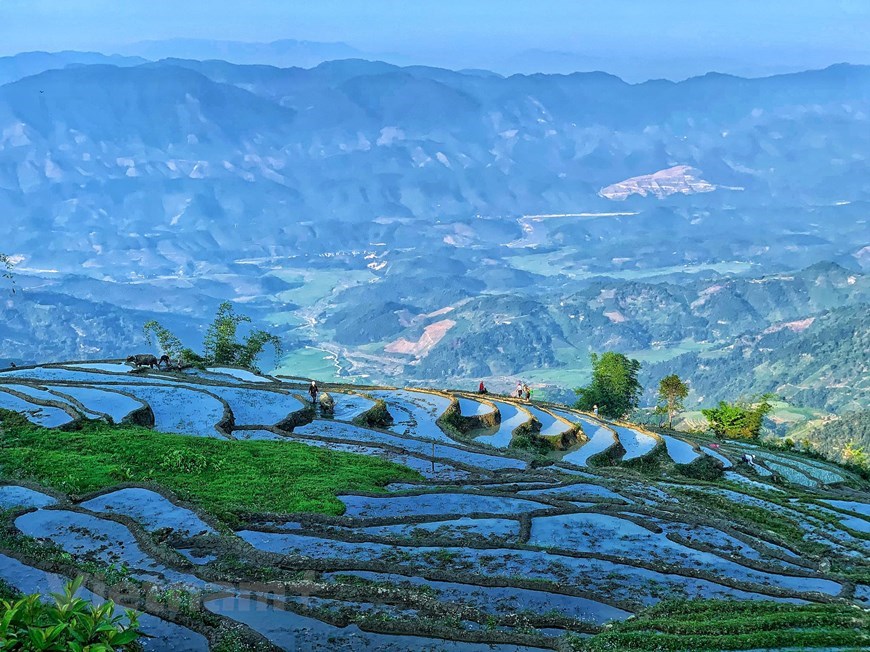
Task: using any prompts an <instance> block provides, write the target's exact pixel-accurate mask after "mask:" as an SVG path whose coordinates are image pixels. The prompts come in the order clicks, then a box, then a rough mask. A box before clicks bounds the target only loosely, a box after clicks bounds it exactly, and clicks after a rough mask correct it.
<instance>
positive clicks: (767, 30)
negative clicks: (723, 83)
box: [0, 0, 870, 66]
mask: <svg viewBox="0 0 870 652" xmlns="http://www.w3.org/2000/svg"><path fill="white" fill-rule="evenodd" d="M867 34H870V0H659V1H658V2H655V1H654V0H533V1H516V0H432V1H430V0H359V1H358V0H304V1H295V0H265V1H264V0H234V1H232V2H228V1H226V0H207V1H206V0H171V1H170V0H0V54H13V53H16V52H21V51H26V50H60V49H89V50H100V51H109V50H112V49H113V48H120V46H123V45H124V44H129V43H133V42H137V41H143V40H156V39H167V38H173V37H187V38H203V39H222V40H238V41H260V42H262V41H271V40H276V39H282V38H293V39H303V40H312V41H343V42H345V43H348V44H349V45H351V46H353V47H355V48H358V49H360V50H362V51H364V52H366V53H397V54H400V55H403V56H407V57H412V58H416V59H419V60H428V61H429V62H431V63H433V64H439V63H450V62H451V61H459V60H461V61H463V62H466V63H467V64H473V63H474V62H479V63H480V64H481V65H485V64H486V63H487V62H492V61H497V60H499V59H502V58H504V57H508V56H511V55H514V54H516V53H518V52H522V51H524V50H528V49H541V50H554V51H562V52H572V53H583V54H585V55H588V56H595V57H602V58H605V59H606V57H607V56H608V55H609V54H612V53H619V54H626V53H629V54H631V55H633V56H650V57H656V58H659V59H666V58H673V59H681V58H682V59H685V58H687V57H692V56H697V57H706V58H709V59H711V60H715V59H722V60H727V59H740V60H743V61H750V60H751V61H756V62H757V63H759V64H761V65H762V66H763V65H764V64H766V63H772V64H773V63H775V64H782V63H783V62H784V61H786V60H788V59H790V58H791V59H795V58H796V59H797V60H799V61H797V62H796V65H799V64H800V63H802V61H803V60H804V59H806V61H807V62H808V63H813V64H819V65H821V64H827V63H833V62H838V61H852V62H870V56H868V52H870V45H868V41H870V39H868V38H867V36H866V35H867ZM768 59H769V61H768Z"/></svg>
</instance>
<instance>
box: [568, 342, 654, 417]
mask: <svg viewBox="0 0 870 652" xmlns="http://www.w3.org/2000/svg"><path fill="white" fill-rule="evenodd" d="M590 359H591V360H592V382H591V383H590V384H589V385H587V386H586V387H578V388H577V389H575V390H574V392H575V393H576V394H577V396H578V399H577V402H576V403H575V406H576V407H577V408H579V409H581V410H586V411H590V410H592V409H593V408H594V407H595V406H596V405H597V406H598V412H599V414H602V415H604V416H606V417H611V418H614V419H618V418H620V417H623V416H625V415H627V414H628V413H629V412H631V411H632V410H633V409H634V408H636V407H637V404H638V401H639V399H640V394H641V390H642V389H643V388H642V387H641V385H640V382H638V379H637V375H638V372H639V371H640V362H639V361H637V360H633V359H632V358H628V357H626V356H625V355H623V354H622V353H616V352H614V351H607V352H606V353H602V354H601V355H598V354H597V353H593V354H591V355H590Z"/></svg>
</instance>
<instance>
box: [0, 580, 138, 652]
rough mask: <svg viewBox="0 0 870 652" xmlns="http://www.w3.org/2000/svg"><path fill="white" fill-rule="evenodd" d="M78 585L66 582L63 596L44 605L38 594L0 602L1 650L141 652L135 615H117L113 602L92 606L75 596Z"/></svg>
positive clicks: (77, 582) (58, 595)
mask: <svg viewBox="0 0 870 652" xmlns="http://www.w3.org/2000/svg"><path fill="white" fill-rule="evenodd" d="M81 585H82V578H81V577H79V578H78V579H76V580H75V581H73V582H69V583H68V584H67V585H66V586H65V587H64V590H63V593H60V594H56V595H53V596H52V598H53V603H52V604H47V603H45V602H43V600H42V596H41V595H40V594H38V593H37V594H33V595H29V596H26V597H23V598H20V599H18V600H15V601H3V602H0V613H2V614H3V618H2V619H0V645H2V649H4V650H7V649H8V650H21V652H30V651H33V652H36V651H37V650H40V651H46V652H49V651H52V650H57V651H60V650H71V651H73V652H75V651H83V650H133V649H141V648H140V647H139V645H138V644H137V641H138V639H139V637H140V632H139V621H138V618H137V616H136V614H135V613H134V612H132V611H129V610H128V611H127V612H126V613H125V614H124V615H117V616H116V615H114V611H115V605H114V603H113V602H106V603H104V604H102V605H99V606H95V605H92V604H91V603H90V602H88V601H87V600H84V599H82V598H77V597H75V594H76V592H77V591H78V590H79V588H80V587H81ZM125 623H126V624H125ZM7 645H8V647H7Z"/></svg>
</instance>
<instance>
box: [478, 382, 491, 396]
mask: <svg viewBox="0 0 870 652" xmlns="http://www.w3.org/2000/svg"><path fill="white" fill-rule="evenodd" d="M477 393H478V394H489V390H487V389H486V385H484V384H483V381H482V380H481V381H480V385H478V386H477Z"/></svg>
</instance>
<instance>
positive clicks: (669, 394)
mask: <svg viewBox="0 0 870 652" xmlns="http://www.w3.org/2000/svg"><path fill="white" fill-rule="evenodd" d="M688 395H689V386H688V385H686V383H684V382H683V381H682V379H681V378H680V377H679V376H678V375H677V374H670V375H669V376H665V377H664V378H662V379H661V381H660V382H659V395H658V398H659V403H658V406H656V410H657V411H658V412H659V413H666V414H667V415H668V428H672V427H673V422H674V415H675V414H676V413H677V412H680V411H681V410H682V409H683V401H684V400H685V398H686V397H687V396H688Z"/></svg>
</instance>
